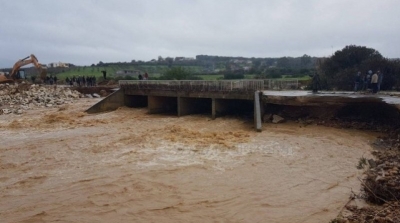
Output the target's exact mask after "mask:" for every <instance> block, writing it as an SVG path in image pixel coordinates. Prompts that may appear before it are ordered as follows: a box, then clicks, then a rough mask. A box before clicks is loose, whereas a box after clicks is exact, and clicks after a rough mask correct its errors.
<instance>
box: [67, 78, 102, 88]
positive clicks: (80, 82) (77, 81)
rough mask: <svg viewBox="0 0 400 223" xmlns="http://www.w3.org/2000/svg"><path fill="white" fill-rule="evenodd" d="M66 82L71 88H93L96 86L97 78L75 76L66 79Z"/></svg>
mask: <svg viewBox="0 0 400 223" xmlns="http://www.w3.org/2000/svg"><path fill="white" fill-rule="evenodd" d="M65 82H66V83H67V84H69V85H70V86H79V87H93V86H96V77H95V76H92V77H85V76H79V77H75V76H73V77H72V78H69V77H67V78H66V79H65Z"/></svg>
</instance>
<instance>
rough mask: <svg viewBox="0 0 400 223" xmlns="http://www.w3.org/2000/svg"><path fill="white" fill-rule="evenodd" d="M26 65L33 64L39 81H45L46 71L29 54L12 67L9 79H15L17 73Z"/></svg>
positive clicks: (33, 56)
mask: <svg viewBox="0 0 400 223" xmlns="http://www.w3.org/2000/svg"><path fill="white" fill-rule="evenodd" d="M28 64H33V65H34V66H35V67H36V68H37V69H38V71H39V74H40V79H42V80H45V79H46V76H47V69H46V68H44V67H43V66H42V65H41V64H40V63H39V61H38V59H37V58H36V56H35V55H33V54H31V55H30V56H28V57H25V58H24V59H21V60H18V61H17V62H16V63H15V64H14V66H13V69H12V71H11V73H10V78H12V79H14V80H15V79H16V74H17V73H18V71H19V69H20V68H21V67H23V66H25V65H28Z"/></svg>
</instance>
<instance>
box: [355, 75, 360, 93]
mask: <svg viewBox="0 0 400 223" xmlns="http://www.w3.org/2000/svg"><path fill="white" fill-rule="evenodd" d="M360 84H361V72H360V71H359V72H358V73H357V74H356V79H355V80H354V92H357V91H358V88H359V87H360V86H361V85H360Z"/></svg>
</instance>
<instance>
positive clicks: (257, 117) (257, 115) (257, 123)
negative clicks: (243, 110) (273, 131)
mask: <svg viewBox="0 0 400 223" xmlns="http://www.w3.org/2000/svg"><path fill="white" fill-rule="evenodd" d="M261 112H262V110H261V102H260V92H258V91H256V92H255V93H254V127H255V129H256V130H257V132H261V131H262V126H261Z"/></svg>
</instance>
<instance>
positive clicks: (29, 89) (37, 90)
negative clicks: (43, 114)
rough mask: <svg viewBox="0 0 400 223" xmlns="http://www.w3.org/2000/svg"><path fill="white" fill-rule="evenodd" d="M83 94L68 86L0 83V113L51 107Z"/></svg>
mask: <svg viewBox="0 0 400 223" xmlns="http://www.w3.org/2000/svg"><path fill="white" fill-rule="evenodd" d="M82 97H84V95H82V94H81V93H79V92H78V91H73V90H71V89H69V88H64V87H55V86H39V85H35V84H26V83H22V84H17V83H15V84H0V115H1V114H11V113H15V114H22V113H23V112H24V110H29V109H33V108H35V107H36V108H37V107H53V106H57V105H62V104H67V103H72V102H73V101H74V100H76V99H78V98H82Z"/></svg>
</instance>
